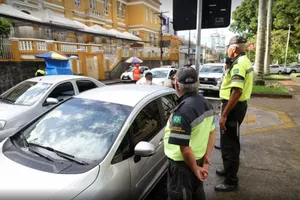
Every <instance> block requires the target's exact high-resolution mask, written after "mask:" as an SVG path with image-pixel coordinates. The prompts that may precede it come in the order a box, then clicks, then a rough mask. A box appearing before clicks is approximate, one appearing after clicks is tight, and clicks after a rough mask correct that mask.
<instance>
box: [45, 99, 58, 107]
mask: <svg viewBox="0 0 300 200" xmlns="http://www.w3.org/2000/svg"><path fill="white" fill-rule="evenodd" d="M58 102H59V101H58V100H57V99H55V98H52V97H49V98H47V99H46V101H45V103H44V106H49V105H55V104H58Z"/></svg>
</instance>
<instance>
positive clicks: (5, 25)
mask: <svg viewBox="0 0 300 200" xmlns="http://www.w3.org/2000/svg"><path fill="white" fill-rule="evenodd" d="M10 29H11V24H10V22H9V21H8V20H7V19H5V18H3V17H0V37H2V38H5V37H8V35H9V33H10Z"/></svg>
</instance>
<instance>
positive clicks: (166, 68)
mask: <svg viewBox="0 0 300 200" xmlns="http://www.w3.org/2000/svg"><path fill="white" fill-rule="evenodd" d="M174 69H175V68H169V67H157V68H153V69H151V71H158V70H174ZM175 70H177V69H175Z"/></svg>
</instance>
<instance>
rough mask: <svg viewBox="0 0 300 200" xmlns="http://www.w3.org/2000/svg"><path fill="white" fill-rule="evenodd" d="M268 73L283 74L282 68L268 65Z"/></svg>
mask: <svg viewBox="0 0 300 200" xmlns="http://www.w3.org/2000/svg"><path fill="white" fill-rule="evenodd" d="M270 73H271V74H282V73H284V67H281V66H279V65H270Z"/></svg>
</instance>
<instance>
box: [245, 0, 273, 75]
mask: <svg viewBox="0 0 300 200" xmlns="http://www.w3.org/2000/svg"><path fill="white" fill-rule="evenodd" d="M272 5H273V0H269V2H268V14H267V15H268V17H267V36H266V55H265V74H270V49H271V32H272V22H273V21H272ZM250 52H251V51H249V53H250ZM249 58H250V56H249Z"/></svg>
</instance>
